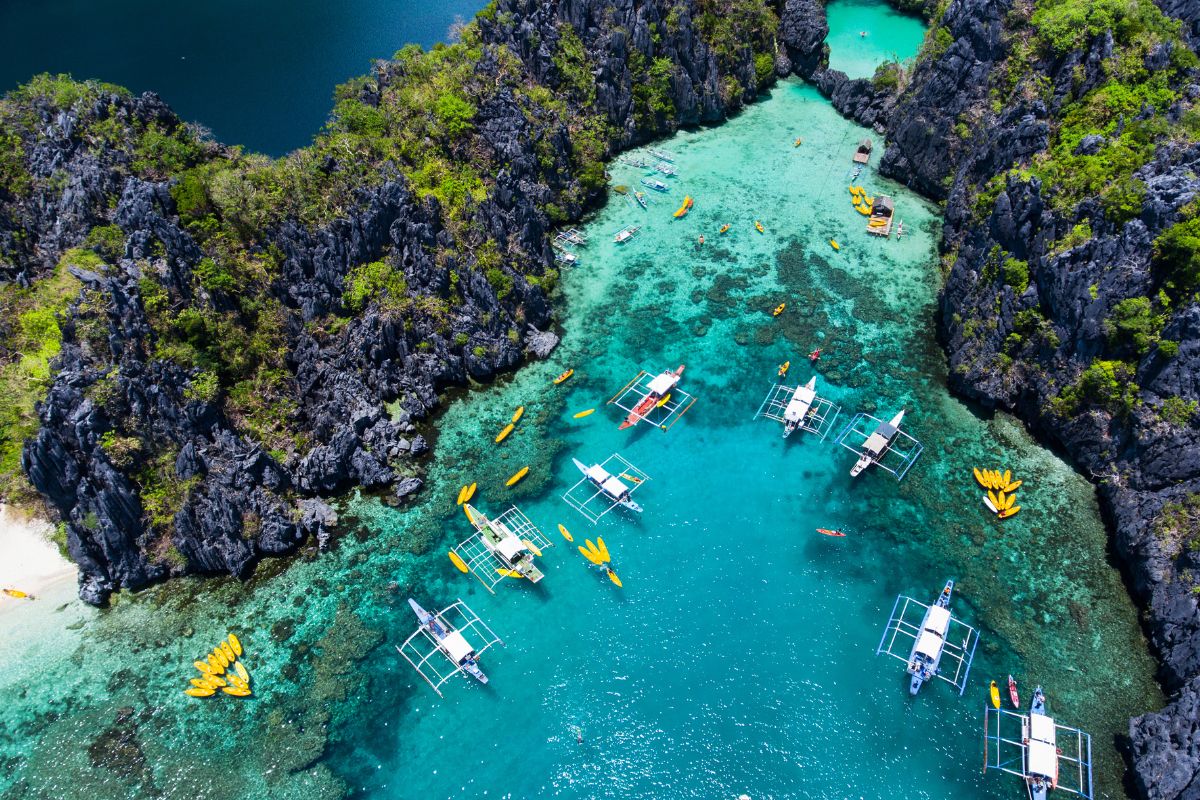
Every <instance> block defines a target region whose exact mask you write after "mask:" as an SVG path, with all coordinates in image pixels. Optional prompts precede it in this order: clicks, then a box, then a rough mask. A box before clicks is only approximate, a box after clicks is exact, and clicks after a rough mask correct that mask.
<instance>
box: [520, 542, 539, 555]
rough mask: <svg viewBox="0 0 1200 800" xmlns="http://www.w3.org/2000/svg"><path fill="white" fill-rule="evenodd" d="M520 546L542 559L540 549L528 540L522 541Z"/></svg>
mask: <svg viewBox="0 0 1200 800" xmlns="http://www.w3.org/2000/svg"><path fill="white" fill-rule="evenodd" d="M521 544H523V545H525V549H526V550H528V551H529V552H531V553H533V554H534V555H535V556H537V557H538V558H541V557H542V549H541V548H540V547H538V546H537V545H536V544H534V543H533V542H531V541H529V540H528V539H522V540H521Z"/></svg>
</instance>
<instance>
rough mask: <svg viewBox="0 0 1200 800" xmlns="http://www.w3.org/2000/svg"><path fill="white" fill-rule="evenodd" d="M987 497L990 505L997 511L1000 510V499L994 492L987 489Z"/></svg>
mask: <svg viewBox="0 0 1200 800" xmlns="http://www.w3.org/2000/svg"><path fill="white" fill-rule="evenodd" d="M987 497H988V500H990V501H991V502H992V505H993V506H995V508H996V510H997V511H999V510H1001V508H1002V507H1001V505H1000V498H998V497H996V493H995V492H993V491H992V490H991V489H988V493H987Z"/></svg>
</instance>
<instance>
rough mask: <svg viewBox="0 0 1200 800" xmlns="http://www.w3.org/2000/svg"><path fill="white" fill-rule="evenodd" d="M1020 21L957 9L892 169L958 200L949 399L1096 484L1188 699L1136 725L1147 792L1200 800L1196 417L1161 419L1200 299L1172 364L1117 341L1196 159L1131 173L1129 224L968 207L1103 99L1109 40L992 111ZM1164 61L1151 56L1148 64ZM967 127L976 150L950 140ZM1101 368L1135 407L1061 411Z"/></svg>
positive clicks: (890, 153)
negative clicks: (1193, 543)
mask: <svg viewBox="0 0 1200 800" xmlns="http://www.w3.org/2000/svg"><path fill="white" fill-rule="evenodd" d="M1010 6H1011V3H1009V2H1007V0H953V1H952V2H951V3H950V5H949V6H948V7H947V10H946V13H945V16H944V17H943V18H942V20H941V24H942V26H943V27H944V28H945V29H946V30H947V31H948V32H949V33H950V34H952V38H953V43H952V44H950V46H949V47H948V48H947V49H946V50H945V52H943V53H942V54H941V55H939V56H938V57H936V58H927V59H925V60H923V61H921V62H920V63H919V65H918V66H917V69H916V71H915V73H914V75H913V80H912V84H911V85H910V87H909V88H908V90H907V91H906V92H905V93H904V94H903V95H902V96H901V98H900V99H899V101H898V103H897V104H896V107H895V111H894V114H893V115H892V117H891V119H890V120H889V121H887V129H888V136H889V146H888V149H887V152H886V153H885V156H884V158H883V161H882V164H881V170H882V171H883V172H885V173H887V174H889V175H891V176H892V177H894V178H896V179H898V180H901V181H903V182H905V183H907V184H909V185H910V186H913V187H915V188H917V189H918V190H920V191H922V192H923V193H925V194H927V195H929V196H932V197H938V198H946V199H947V204H946V220H945V227H944V229H943V234H944V241H943V244H942V247H943V251H944V252H949V253H952V254H953V256H954V257H953V266H952V267H951V269H950V272H949V275H948V276H947V279H946V283H945V286H944V288H943V290H942V294H941V298H940V318H939V335H940V337H941V338H942V340H943V342H944V343H945V346H946V349H947V352H948V354H949V359H950V368H951V370H950V374H951V384H952V387H953V388H954V389H955V390H956V391H958V392H960V393H962V394H965V395H967V396H969V397H971V398H974V399H975V400H977V401H978V402H980V403H982V404H983V405H985V406H988V407H1000V408H1005V409H1009V410H1012V411H1014V412H1015V413H1017V414H1019V415H1020V416H1021V417H1022V418H1024V419H1025V420H1026V421H1027V423H1028V424H1029V425H1030V426H1031V427H1032V428H1033V429H1034V430H1035V431H1036V432H1038V433H1039V434H1040V435H1041V436H1042V437H1044V438H1046V439H1048V440H1050V441H1052V442H1054V443H1056V444H1057V445H1058V446H1060V447H1061V448H1062V449H1063V450H1064V451H1065V452H1068V453H1070V454H1071V457H1072V459H1073V460H1074V461H1075V463H1076V464H1077V465H1079V467H1080V469H1081V470H1083V471H1084V472H1085V474H1090V475H1091V476H1092V477H1093V478H1094V480H1095V481H1096V482H1097V484H1098V487H1099V493H1100V498H1101V503H1102V508H1103V510H1104V512H1105V514H1106V516H1107V517H1108V519H1109V520H1110V521H1111V523H1112V527H1113V530H1114V542H1115V547H1116V550H1117V552H1118V553H1119V555H1120V557H1121V559H1122V561H1123V562H1124V563H1125V565H1126V569H1127V573H1128V576H1129V580H1130V583H1131V585H1132V589H1133V591H1134V593H1135V595H1136V597H1137V598H1138V600H1140V601H1141V603H1143V604H1144V606H1145V607H1146V609H1147V615H1146V626H1147V632H1148V634H1149V636H1150V639H1151V642H1152V645H1153V647H1154V650H1155V651H1156V653H1157V654H1158V655H1159V657H1160V659H1161V663H1162V668H1161V679H1162V682H1163V684H1164V686H1165V688H1167V689H1168V690H1169V691H1173V692H1177V693H1178V694H1177V695H1176V696H1175V699H1174V700H1173V701H1172V703H1171V705H1169V706H1168V707H1167V708H1166V709H1165V710H1163V711H1162V712H1160V713H1154V714H1147V715H1144V716H1143V717H1140V718H1138V719H1135V720H1133V721H1132V723H1131V725H1130V737H1131V740H1132V743H1131V748H1132V753H1133V764H1134V768H1135V774H1136V781H1137V783H1138V786H1139V788H1140V790H1141V792H1142V794H1143V795H1144V796H1146V797H1153V798H1156V800H1158V799H1159V798H1161V799H1162V800H1176V799H1177V798H1185V797H1186V798H1196V797H1200V782H1197V781H1196V776H1197V775H1200V754H1198V753H1197V745H1198V733H1197V725H1198V724H1200V723H1198V722H1197V717H1198V714H1197V699H1196V698H1197V685H1198V684H1197V681H1198V680H1200V678H1198V676H1200V613H1198V610H1197V599H1198V597H1197V595H1196V594H1195V593H1194V592H1193V590H1194V589H1195V588H1196V586H1197V576H1200V554H1197V553H1196V552H1195V551H1194V550H1193V549H1192V548H1191V547H1189V546H1185V543H1184V541H1183V540H1186V539H1187V538H1188V537H1189V536H1194V535H1195V534H1196V531H1195V527H1196V522H1195V521H1194V520H1193V521H1192V522H1191V523H1190V526H1191V530H1190V531H1189V532H1188V533H1184V534H1182V535H1180V534H1177V533H1173V532H1171V529H1170V527H1169V526H1167V525H1166V523H1164V522H1163V520H1164V512H1165V511H1166V510H1167V509H1169V508H1170V507H1171V504H1183V503H1185V502H1186V501H1187V498H1189V497H1191V496H1193V495H1196V494H1197V493H1200V424H1198V423H1200V417H1198V416H1197V415H1196V414H1192V415H1190V418H1187V419H1184V420H1182V421H1181V420H1179V419H1177V418H1171V419H1168V418H1167V417H1166V416H1164V415H1163V413H1162V411H1163V408H1164V406H1163V404H1164V403H1165V402H1166V401H1167V400H1169V399H1170V398H1179V399H1180V400H1182V401H1183V402H1185V403H1187V402H1191V401H1194V400H1196V399H1198V398H1200V386H1198V385H1197V383H1198V379H1197V377H1196V376H1197V375H1200V306H1198V305H1197V302H1196V298H1195V297H1192V298H1190V299H1187V298H1183V299H1182V300H1181V301H1180V302H1178V303H1176V304H1174V305H1173V306H1172V308H1171V309H1170V311H1169V312H1168V314H1167V317H1166V319H1165V324H1164V326H1163V329H1162V338H1163V339H1169V340H1171V341H1173V342H1178V343H1179V345H1178V352H1177V353H1175V354H1173V355H1171V354H1168V353H1166V352H1163V351H1162V350H1160V349H1159V348H1157V347H1154V346H1150V347H1147V348H1146V349H1145V350H1143V351H1141V352H1139V351H1137V350H1136V349H1134V347H1133V345H1132V344H1131V343H1130V342H1129V341H1124V340H1122V339H1121V337H1119V336H1116V335H1115V334H1114V330H1115V329H1114V328H1113V327H1112V322H1111V320H1112V317H1113V314H1114V309H1116V308H1117V306H1118V304H1119V303H1121V301H1123V300H1126V299H1129V298H1137V297H1156V296H1157V293H1158V291H1159V289H1160V288H1162V287H1163V277H1162V275H1160V274H1158V272H1157V270H1156V268H1155V266H1154V264H1153V263H1152V261H1151V253H1152V252H1153V242H1154V240H1155V239H1156V238H1157V237H1158V236H1159V235H1160V234H1161V233H1162V232H1163V231H1164V230H1165V229H1166V228H1167V227H1169V226H1170V225H1171V224H1173V223H1174V222H1175V221H1176V220H1178V219H1179V217H1180V215H1179V212H1180V209H1181V208H1182V207H1183V206H1184V205H1186V204H1187V203H1189V202H1190V201H1191V200H1192V199H1193V198H1195V197H1197V196H1200V178H1197V175H1200V146H1196V145H1191V144H1186V143H1184V144H1180V143H1173V144H1168V145H1165V146H1162V147H1160V150H1159V152H1158V153H1157V154H1156V156H1155V158H1154V159H1153V160H1152V161H1151V162H1150V163H1149V164H1147V165H1146V166H1145V167H1143V168H1142V169H1141V170H1140V171H1139V172H1138V173H1137V174H1136V177H1137V178H1138V179H1139V180H1141V181H1142V182H1143V183H1144V184H1145V187H1146V193H1145V197H1144V200H1143V202H1142V207H1141V212H1140V214H1137V215H1136V216H1135V217H1134V218H1133V219H1130V220H1128V221H1125V222H1121V223H1114V222H1112V221H1111V220H1110V219H1109V217H1108V216H1107V215H1106V213H1105V211H1104V209H1103V208H1102V206H1101V204H1100V202H1099V200H1098V199H1086V200H1084V201H1083V202H1081V203H1080V204H1079V206H1078V207H1077V208H1075V209H1072V210H1070V211H1069V212H1064V211H1061V210H1060V211H1056V210H1054V209H1053V208H1052V207H1051V205H1050V203H1049V202H1048V200H1047V195H1048V192H1047V188H1048V187H1043V186H1042V185H1041V183H1040V182H1039V181H1038V180H1037V179H1032V180H1023V179H1020V178H1017V177H1013V176H1011V175H1010V176H1009V177H1008V178H1005V179H1004V183H1003V185H1002V186H1000V187H999V188H1000V191H999V193H998V194H997V195H996V196H995V200H994V201H993V202H991V203H990V204H989V206H988V207H982V208H977V207H973V205H974V204H973V203H972V202H971V201H970V198H972V197H973V196H974V192H975V191H976V190H977V189H978V188H979V187H983V186H986V185H987V184H988V182H989V181H992V180H993V179H994V178H995V177H996V176H1002V175H1004V174H1005V173H1006V172H1007V171H1008V169H1009V168H1010V167H1011V166H1012V165H1013V164H1027V163H1028V162H1029V159H1030V158H1031V157H1032V156H1033V155H1034V154H1036V153H1038V152H1040V151H1042V150H1044V149H1045V148H1046V147H1047V145H1048V143H1049V140H1050V126H1051V124H1052V120H1053V119H1054V116H1055V115H1056V114H1057V112H1058V109H1059V108H1060V107H1061V105H1062V104H1063V103H1064V102H1066V101H1067V99H1069V97H1070V94H1071V92H1072V90H1074V91H1076V92H1086V91H1088V90H1089V89H1091V88H1094V87H1096V86H1099V85H1101V84H1102V82H1103V81H1104V80H1105V79H1106V78H1105V75H1106V73H1105V71H1104V68H1103V64H1104V63H1105V60H1106V59H1108V58H1109V57H1110V56H1111V55H1112V53H1113V48H1114V42H1113V39H1112V36H1111V34H1107V33H1104V34H1100V35H1098V36H1096V37H1095V38H1094V39H1093V40H1092V41H1091V42H1089V43H1088V45H1087V47H1086V48H1084V49H1082V50H1080V51H1078V52H1073V53H1068V54H1066V55H1064V56H1062V57H1061V58H1058V59H1056V60H1046V61H1042V62H1038V63H1036V64H1035V65H1034V69H1033V73H1034V74H1036V75H1039V76H1044V78H1045V80H1046V83H1045V84H1044V86H1046V87H1047V91H1045V92H1042V93H1017V94H1016V95H1014V99H1013V101H1011V102H1010V103H1009V104H1008V105H1006V106H1004V107H1001V108H998V109H994V108H992V107H991V102H990V99H989V97H988V91H989V86H990V83H989V79H990V78H989V76H991V75H992V74H993V73H995V72H996V71H997V70H998V69H1001V68H1002V65H1003V62H1004V59H1005V58H1006V56H1007V54H1008V52H1007V43H1006V41H1005V37H1004V36H1003V33H1004V28H1005V15H1006V14H1007V13H1009V11H1010ZM1162 7H1163V8H1164V9H1166V10H1167V11H1168V13H1177V14H1179V15H1180V16H1181V18H1183V19H1185V21H1186V22H1188V23H1189V24H1193V25H1194V20H1196V19H1197V18H1200V13H1197V9H1200V6H1197V4H1196V3H1194V2H1188V3H1174V4H1172V3H1170V2H1167V3H1164V4H1163V5H1162ZM1161 57H1163V54H1159V53H1151V54H1150V56H1149V57H1148V62H1150V61H1155V60H1156V59H1161ZM964 121H965V122H966V123H967V124H968V128H969V131H970V135H969V136H967V137H963V136H961V135H959V134H957V133H956V132H955V125H956V124H959V123H963V122H964ZM1103 143H1104V140H1103V138H1102V137H1101V136H1100V135H1099V134H1096V135H1091V136H1087V137H1085V138H1083V139H1082V140H1081V141H1080V142H1079V144H1078V148H1077V149H1078V152H1081V153H1088V152H1095V151H1096V150H1097V149H1098V148H1099V147H1101V146H1102V145H1103ZM1081 223H1086V228H1085V230H1088V231H1090V235H1083V236H1079V237H1078V241H1077V242H1075V243H1073V244H1072V243H1070V241H1069V240H1068V234H1072V231H1073V230H1074V229H1075V228H1076V226H1077V225H1080V224H1081ZM1072 235H1073V234H1072ZM1064 242H1066V243H1064ZM1010 259H1011V260H1016V261H1017V262H1020V263H1019V265H1018V266H1019V267H1021V268H1024V267H1027V269H1028V274H1029V280H1028V286H1027V287H1020V290H1019V291H1018V289H1015V288H1014V285H1013V284H1014V283H1020V282H1021V281H1020V279H1009V278H1006V276H1005V266H1004V265H1005V263H1006V262H1007V261H1008V260H1010ZM1105 360H1125V361H1127V362H1129V363H1131V364H1133V367H1132V368H1131V370H1130V374H1128V375H1122V376H1119V378H1118V385H1119V386H1122V387H1129V386H1132V389H1131V391H1133V392H1136V393H1137V394H1136V401H1137V402H1131V403H1130V404H1129V405H1128V406H1126V407H1122V404H1121V403H1113V402H1109V403H1104V402H1095V401H1087V402H1083V403H1082V404H1081V405H1079V407H1077V408H1076V409H1074V410H1068V411H1063V410H1061V409H1059V410H1056V405H1055V404H1056V398H1059V397H1060V395H1061V392H1062V390H1063V388H1064V387H1070V386H1072V385H1073V384H1075V383H1076V382H1077V381H1078V380H1079V378H1080V375H1081V374H1082V373H1083V372H1084V370H1085V369H1087V368H1088V367H1089V365H1092V364H1093V363H1094V362H1098V361H1105ZM1134 384H1136V385H1134ZM1185 416H1187V415H1185ZM1187 525H1188V523H1185V525H1184V527H1187Z"/></svg>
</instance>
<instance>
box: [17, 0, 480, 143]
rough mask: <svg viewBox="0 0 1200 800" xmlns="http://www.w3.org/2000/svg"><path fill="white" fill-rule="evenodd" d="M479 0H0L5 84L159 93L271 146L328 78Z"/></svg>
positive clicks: (356, 69)
mask: <svg viewBox="0 0 1200 800" xmlns="http://www.w3.org/2000/svg"><path fill="white" fill-rule="evenodd" d="M483 5H484V2H483V0H438V2H433V3H431V2H421V0H343V1H342V2H336V3H330V2H327V1H326V0H286V2H280V1H279V0H255V2H252V3H247V2H239V0H207V1H206V2H199V3H192V2H186V3H162V2H158V0H108V2H103V3H96V2H88V0H42V2H6V3H0V31H5V32H7V34H8V35H7V36H5V37H4V47H3V48H0V93H3V92H7V91H8V90H9V89H12V88H14V87H15V86H17V85H18V84H20V83H22V82H24V81H27V80H29V79H30V78H31V77H32V76H34V75H36V74H38V73H39V72H51V73H59V72H69V73H71V74H73V75H74V76H75V77H76V78H79V79H80V80H83V79H85V78H95V79H98V80H104V81H109V82H110V83H117V84H120V85H122V86H126V87H128V88H129V89H131V90H133V91H135V92H144V91H147V90H149V91H155V92H158V93H159V94H160V95H162V97H163V99H164V100H166V101H167V102H168V103H170V104H171V106H172V108H174V109H175V111H176V112H177V113H178V114H179V115H180V116H181V117H183V118H184V119H187V120H192V121H197V122H202V123H203V124H205V125H207V126H208V127H210V128H211V129H212V130H213V133H214V134H215V135H216V137H217V138H218V139H219V140H220V141H223V142H227V143H229V144H241V145H245V146H246V147H247V148H249V149H251V150H255V151H259V152H263V153H268V154H270V155H282V154H283V153H285V152H287V151H289V150H292V149H295V148H297V147H302V146H304V145H306V144H308V143H309V142H310V141H311V140H312V135H313V134H314V133H315V132H316V131H317V129H318V128H320V127H321V125H323V124H324V123H325V118H326V116H327V115H328V113H329V107H330V99H331V97H332V94H333V87H334V85H335V84H338V83H341V82H342V81H344V80H346V79H348V78H350V77H353V76H355V75H361V74H363V73H364V72H366V71H367V70H368V69H369V68H370V64H371V60H372V59H376V58H390V57H391V55H392V54H393V53H394V52H396V51H397V50H399V49H400V48H401V47H403V46H404V45H405V44H407V43H408V42H416V43H418V44H420V45H422V46H424V47H429V46H431V45H432V44H434V43H435V42H438V41H441V40H443V39H445V38H446V32H447V28H448V27H449V26H450V24H451V23H452V22H453V21H454V19H455V17H457V16H462V17H466V18H467V19H470V18H471V17H472V16H473V15H474V14H475V12H476V11H478V10H479V9H480V8H482V7H483Z"/></svg>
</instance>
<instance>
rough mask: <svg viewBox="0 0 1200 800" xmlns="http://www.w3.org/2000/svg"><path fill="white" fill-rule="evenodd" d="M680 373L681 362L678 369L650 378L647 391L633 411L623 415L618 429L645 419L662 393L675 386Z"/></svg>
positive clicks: (628, 426)
mask: <svg viewBox="0 0 1200 800" xmlns="http://www.w3.org/2000/svg"><path fill="white" fill-rule="evenodd" d="M682 374H683V364H680V365H679V369H677V370H675V371H674V372H672V371H671V370H667V371H666V372H664V373H662V374H661V375H658V376H657V377H655V378H654V379H653V380H651V381H650V385H649V387H648V389H649V391H647V392H646V395H645V397H643V398H642V399H641V400H640V401H639V402H638V404H637V405H636V406H634V407H633V411H631V412H630V413H629V416H627V417H625V421H624V422H622V423H621V425H620V426H619V428H618V430H622V431H623V430H625V429H626V428H631V427H633V426H634V425H637V424H638V423H639V422H641V421H642V420H643V419H645V417H646V415H647V414H649V413H650V411H651V410H652V409H653V408H654V406H655V405H657V404H658V401H659V400H661V399H662V398H663V395H665V394H667V393H668V392H670V391H671V390H672V389H674V388H675V384H677V383H679V376H680V375H682Z"/></svg>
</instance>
